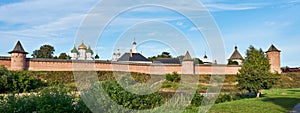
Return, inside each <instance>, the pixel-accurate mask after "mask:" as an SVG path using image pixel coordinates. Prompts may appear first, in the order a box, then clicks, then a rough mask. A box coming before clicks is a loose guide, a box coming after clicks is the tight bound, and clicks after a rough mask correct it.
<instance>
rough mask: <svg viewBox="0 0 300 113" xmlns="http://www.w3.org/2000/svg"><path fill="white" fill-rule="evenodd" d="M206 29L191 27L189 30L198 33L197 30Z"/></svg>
mask: <svg viewBox="0 0 300 113" xmlns="http://www.w3.org/2000/svg"><path fill="white" fill-rule="evenodd" d="M204 29H205V28H204V27H191V28H190V29H189V30H190V31H197V30H200V31H201V30H204Z"/></svg>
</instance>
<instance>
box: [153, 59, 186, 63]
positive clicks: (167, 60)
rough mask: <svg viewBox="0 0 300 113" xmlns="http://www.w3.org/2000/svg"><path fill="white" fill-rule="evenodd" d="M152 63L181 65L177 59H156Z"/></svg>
mask: <svg viewBox="0 0 300 113" xmlns="http://www.w3.org/2000/svg"><path fill="white" fill-rule="evenodd" d="M153 63H163V64H181V62H180V60H179V59H178V58H157V59H156V60H155V61H154V62H153Z"/></svg>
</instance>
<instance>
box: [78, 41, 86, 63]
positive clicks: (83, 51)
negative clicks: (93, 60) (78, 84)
mask: <svg viewBox="0 0 300 113" xmlns="http://www.w3.org/2000/svg"><path fill="white" fill-rule="evenodd" d="M86 50H87V47H86V46H85V45H84V43H83V41H82V43H81V45H79V47H78V52H79V57H78V60H86Z"/></svg>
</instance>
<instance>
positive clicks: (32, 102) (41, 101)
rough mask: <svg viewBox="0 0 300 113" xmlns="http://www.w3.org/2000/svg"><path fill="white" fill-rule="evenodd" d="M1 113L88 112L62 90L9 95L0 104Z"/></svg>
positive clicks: (79, 102)
mask: <svg viewBox="0 0 300 113" xmlns="http://www.w3.org/2000/svg"><path fill="white" fill-rule="evenodd" d="M0 112H2V113H27V112H38V113H39V112H41V113H50V112H51V113H62V112H64V113H67V112H84V113H88V112H90V111H89V109H88V108H87V107H86V106H85V105H84V104H83V103H82V101H81V100H78V101H76V97H75V95H70V94H68V91H66V90H64V89H62V88H53V89H44V90H43V91H42V92H40V93H37V94H30V95H28V96H18V95H15V94H10V95H9V96H8V97H7V98H5V99H3V98H2V101H1V103H0Z"/></svg>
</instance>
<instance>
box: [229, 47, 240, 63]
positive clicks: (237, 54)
mask: <svg viewBox="0 0 300 113" xmlns="http://www.w3.org/2000/svg"><path fill="white" fill-rule="evenodd" d="M229 59H230V60H234V59H244V58H243V56H242V55H241V54H240V52H239V51H238V48H237V46H235V50H234V52H233V54H232V55H231V57H230V58H229Z"/></svg>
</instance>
